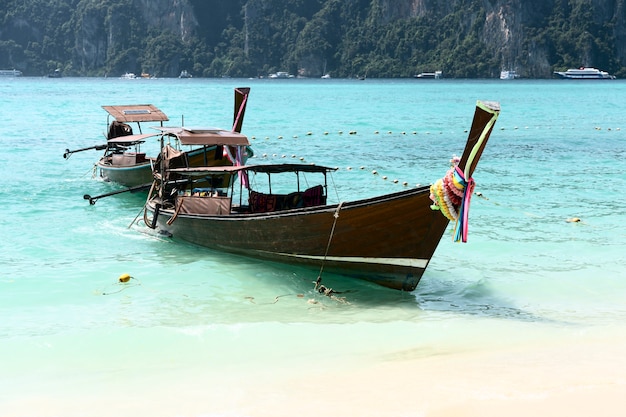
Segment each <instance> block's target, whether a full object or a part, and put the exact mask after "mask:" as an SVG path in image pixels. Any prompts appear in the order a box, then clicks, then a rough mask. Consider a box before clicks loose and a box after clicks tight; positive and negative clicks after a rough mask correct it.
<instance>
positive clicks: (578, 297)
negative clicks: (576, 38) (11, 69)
mask: <svg viewBox="0 0 626 417" xmlns="http://www.w3.org/2000/svg"><path fill="white" fill-rule="evenodd" d="M241 86H250V87H251V89H252V90H251V95H250V101H249V104H248V110H247V114H246V118H245V121H244V127H243V133H245V134H247V135H248V136H250V137H251V138H252V144H253V148H254V151H255V158H258V159H260V160H268V161H269V160H273V161H279V160H293V159H295V160H303V161H305V162H315V163H318V164H325V165H329V166H336V167H338V168H339V170H338V171H337V172H336V173H335V174H333V178H332V180H333V183H334V184H335V185H336V186H337V193H336V194H334V193H332V192H331V193H330V197H331V198H334V200H335V201H339V200H346V199H351V198H356V197H365V196H371V195H376V194H379V193H383V192H391V191H396V190H399V189H402V188H404V187H406V186H413V185H414V184H428V183H431V182H433V181H435V180H436V179H438V178H439V177H441V176H442V175H443V174H445V171H446V170H447V167H448V161H449V159H450V157H451V156H452V155H453V154H455V153H456V154H459V153H460V152H461V151H462V150H463V146H464V140H465V138H466V136H467V133H466V130H467V129H468V128H469V126H470V123H471V119H472V116H473V111H474V105H475V103H476V100H477V99H482V100H494V101H499V102H500V103H501V106H502V113H501V116H500V118H499V120H498V122H497V124H496V128H495V129H494V132H493V134H492V137H491V139H490V142H489V144H488V146H487V149H486V150H485V152H484V154H483V158H482V160H481V162H480V164H479V166H478V169H477V171H476V173H475V174H474V178H475V180H476V182H477V189H476V191H479V192H481V193H482V197H480V196H475V197H474V198H473V200H472V207H471V211H470V226H469V227H470V229H469V230H470V232H469V242H468V243H467V244H456V243H453V242H452V239H451V234H452V228H450V233H449V234H448V235H447V236H445V237H444V239H443V240H442V242H441V244H440V246H439V248H438V250H437V252H436V254H435V257H434V258H433V260H432V262H431V264H430V266H429V268H428V270H427V271H426V273H425V274H424V276H423V278H422V281H421V283H420V285H419V286H418V288H417V289H416V290H415V291H414V292H411V293H401V292H396V291H392V290H387V289H384V288H380V287H376V286H374V285H372V284H368V283H363V282H359V281H353V280H345V279H343V278H340V277H336V276H332V275H324V283H325V284H327V285H328V286H331V287H333V288H335V289H336V290H338V291H343V292H344V293H343V294H341V296H342V297H345V301H346V302H338V301H333V300H330V299H328V298H325V297H323V296H320V295H318V294H316V293H315V292H314V291H313V285H312V281H313V280H314V279H315V278H316V277H317V272H316V271H311V270H307V269H298V268H294V267H290V266H285V265H278V264H272V263H267V262H261V261H257V260H251V259H246V258H243V257H238V256H233V255H225V254H222V253H217V252H212V251H208V250H206V249H203V248H198V247H195V246H192V245H188V244H186V243H183V242H179V241H173V240H170V239H167V238H163V237H160V236H158V235H155V234H154V233H153V232H152V231H150V230H149V229H147V228H146V227H145V226H143V224H142V223H141V222H138V223H135V222H134V221H133V220H134V219H135V217H136V216H138V215H139V214H140V212H141V208H142V205H143V202H144V200H143V198H144V197H143V196H142V195H140V194H132V195H124V194H123V195H119V196H115V197H108V198H105V199H101V200H99V201H98V202H97V204H95V205H93V206H90V205H89V204H88V203H87V202H86V201H85V200H84V199H83V197H82V196H83V194H91V195H97V194H102V193H106V192H109V191H113V190H115V189H116V187H115V185H113V184H108V183H104V182H102V181H99V180H97V179H94V178H92V172H93V163H94V162H95V161H96V160H97V159H98V158H99V153H98V152H95V151H86V152H81V153H76V154H74V155H72V156H71V158H69V159H68V160H64V159H63V157H62V155H63V152H64V151H65V149H66V148H67V149H78V148H82V147H87V146H93V145H95V144H99V143H101V142H104V136H103V133H104V132H105V130H106V125H107V123H106V122H107V119H106V113H105V112H104V110H102V109H101V107H100V106H101V105H106V104H136V103H152V104H154V105H156V106H157V107H159V108H161V109H162V110H163V111H164V112H165V113H166V114H168V115H169V116H170V119H171V124H173V125H178V124H180V123H181V121H182V120H183V117H184V123H185V125H187V126H206V125H211V126H219V127H230V125H231V124H232V109H233V88H234V87H241ZM625 93H626V82H622V81H614V82H597V83H596V82H585V83H576V82H564V81H560V82H559V81H556V80H555V81H523V80H515V81H513V82H505V81H499V80H497V81H496V80H494V81H490V80H484V81H458V80H440V81H416V80H366V81H357V80H232V79H227V80H201V79H192V80H178V79H174V80H169V79H164V80H159V79H157V80H132V81H131V80H118V79H71V78H64V79H58V80H57V79H54V80H51V79H38V78H19V79H12V78H1V79H0V95H1V96H2V97H3V100H2V101H1V102H0V114H2V116H3V117H2V119H3V123H2V125H0V141H2V143H3V145H4V146H3V152H2V153H1V154H0V172H1V174H2V175H1V177H2V178H3V179H4V183H3V186H2V187H0V201H3V202H4V203H5V210H4V213H3V216H2V217H0V230H1V231H2V233H1V236H2V240H1V241H0V263H1V264H2V266H3V268H2V273H1V274H0V318H1V320H0V369H1V370H2V371H1V372H0V386H1V387H2V388H3V389H1V390H0V408H1V405H2V404H3V403H4V404H5V406H6V408H7V410H8V412H9V414H6V415H15V416H18V415H19V416H27V415H38V416H44V415H51V416H52V415H59V416H61V415H63V416H67V415H113V414H116V415H120V414H119V411H120V410H123V409H124V406H123V404H124V402H123V401H122V402H120V401H116V405H112V404H111V403H107V404H108V405H103V406H101V407H94V406H93V404H92V405H89V404H88V401H87V400H85V401H84V402H83V403H74V404H73V405H72V403H73V401H74V400H75V398H76V397H77V394H82V395H84V396H85V398H88V399H96V398H101V397H102V396H104V397H107V396H109V395H110V396H113V395H116V394H119V393H120V390H121V389H122V388H121V387H120V385H126V384H130V383H132V382H133V381H134V382H136V383H141V388H137V385H134V387H135V389H136V390H137V391H138V392H137V398H139V399H140V398H142V397H141V395H142V394H143V395H145V396H148V395H149V392H150V389H151V387H152V388H153V389H154V392H164V391H165V388H166V387H165V385H164V384H165V382H164V378H169V380H170V381H172V384H173V385H172V387H171V389H172V390H173V391H176V390H177V388H176V384H177V383H178V384H180V386H181V387H180V389H181V390H182V389H184V390H186V391H189V390H190V389H191V388H190V387H189V386H188V385H186V384H185V383H184V382H183V381H189V380H195V379H201V378H210V382H212V383H215V384H218V385H219V384H220V383H223V388H222V389H223V392H222V393H221V395H219V396H218V398H221V399H222V400H223V404H221V405H220V406H219V407H218V405H217V404H212V405H211V404H203V403H202V401H201V400H198V402H197V403H195V404H194V405H190V404H187V405H186V407H188V408H185V407H183V406H182V405H180V404H177V403H176V401H175V400H169V399H168V398H166V397H163V398H161V399H160V401H157V404H156V405H154V406H153V408H151V409H150V412H149V413H147V412H142V411H141V410H142V408H141V405H140V403H141V402H140V401H139V400H137V401H139V403H138V404H137V405H136V407H135V408H133V407H131V406H130V405H129V406H128V407H129V408H128V409H127V413H126V414H125V415H172V416H173V415H226V414H228V415H234V416H243V415H255V413H254V412H253V411H251V410H254V401H253V400H252V399H250V398H252V397H246V396H245V395H242V394H241V393H237V392H233V391H232V389H229V387H231V388H232V386H233V385H231V383H232V384H236V383H237V380H236V378H237V377H238V376H239V377H243V376H244V375H245V378H247V379H248V378H249V379H251V380H252V381H257V382H258V383H259V384H261V385H262V384H263V381H265V379H264V378H266V376H267V374H268V372H274V371H275V370H277V369H280V373H281V375H285V378H286V380H287V381H299V380H300V379H299V378H302V375H310V373H311V372H313V373H314V372H321V370H327V371H328V372H329V373H330V374H331V375H332V373H333V369H336V368H335V367H338V366H339V367H341V368H342V369H343V367H347V368H349V369H360V368H362V367H363V366H371V364H372V363H386V362H397V361H405V360H416V359H432V358H438V357H440V356H442V355H444V356H445V355H454V354H460V353H464V352H468V351H471V352H491V351H493V350H497V349H501V348H511V347H515V346H520V345H526V344H533V345H539V346H550V345H552V344H553V343H556V342H562V341H564V340H565V341H567V340H572V341H573V343H578V342H580V341H581V340H583V339H585V337H584V335H588V334H593V335H594V338H600V339H602V340H608V341H609V342H610V341H611V340H622V339H623V335H624V334H625V333H624V324H623V323H624V322H625V319H626V303H625V302H624V300H625V299H626V280H625V278H626V274H625V273H624V270H625V266H626V255H625V253H626V251H625V250H624V249H625V247H626V232H625V231H624V229H623V225H624V224H625V221H626V213H625V212H624V210H623V200H624V199H623V196H622V192H621V191H622V190H623V189H624V188H625V187H626V164H625V163H624V158H625V157H626V102H624V100H623V97H624V94H625ZM149 146H154V148H155V149H156V144H148V147H149ZM373 171H376V172H377V173H378V174H377V175H374V174H373V173H372V172H373ZM384 177H386V178H387V179H384ZM394 180H398V181H397V183H394ZM405 182H406V183H407V185H403V183H405ZM573 217H578V218H580V219H581V220H582V221H581V222H578V223H573V222H568V221H566V220H567V219H569V218H573ZM123 273H129V274H130V275H132V276H133V280H131V281H130V282H129V283H128V284H125V285H122V284H119V283H118V282H117V278H118V277H119V276H120V275H121V274H123ZM585 340H586V339H585ZM594 340H595V339H594ZM366 364H367V365H366ZM542 365H547V363H541V362H539V363H535V364H533V366H538V367H539V368H540V367H541V366H542ZM222 378H223V380H222ZM204 382H207V381H204ZM288 386H289V383H285V384H284V385H281V387H282V388H283V389H286V388H285V387H288ZM189 392H191V394H188V397H190V398H191V401H193V399H194V398H196V397H194V396H193V393H194V392H195V391H193V389H191V391H189ZM97 393H100V395H99V394H97ZM287 394H288V393H286V392H282V393H281V395H287ZM200 397H201V396H200V394H199V393H198V398H200ZM246 398H248V399H246ZM188 399H189V398H188ZM35 400H40V401H41V403H42V404H45V405H46V407H45V408H33V407H34V406H33V405H32V404H33V401H35ZM257 401H260V400H258V399H257ZM268 401H269V400H268ZM257 405H259V404H257ZM194 406H195V407H194ZM355 406H356V405H355ZM250 407H251V408H250ZM225 410H226V411H225ZM87 411H90V412H87ZM144 411H145V410H144ZM3 415H5V414H3ZM259 415H260V414H259ZM331 415H332V414H331ZM362 415H365V414H362Z"/></svg>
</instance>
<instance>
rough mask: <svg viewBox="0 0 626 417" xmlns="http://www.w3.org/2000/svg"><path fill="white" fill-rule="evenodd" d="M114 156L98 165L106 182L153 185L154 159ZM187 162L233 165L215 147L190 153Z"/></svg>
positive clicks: (194, 164) (132, 155)
mask: <svg viewBox="0 0 626 417" xmlns="http://www.w3.org/2000/svg"><path fill="white" fill-rule="evenodd" d="M220 152H221V150H220ZM250 152H251V151H250ZM114 156H117V157H118V158H114V157H112V156H111V155H108V156H105V157H103V158H101V159H100V160H99V161H98V162H97V164H96V166H97V167H98V170H99V171H100V176H101V177H102V178H104V179H105V180H106V181H112V182H115V183H118V184H120V185H123V186H124V187H129V188H131V187H136V186H138V185H144V184H150V183H152V180H153V179H154V178H153V175H152V170H153V165H154V159H152V158H143V161H142V162H136V159H137V158H136V155H135V154H133V153H124V154H121V155H114ZM151 159H152V161H151ZM187 160H188V164H189V166H201V165H215V166H217V165H230V164H231V162H230V161H229V160H228V159H226V158H223V157H222V155H221V154H218V152H217V148H216V147H215V146H212V147H208V148H198V149H195V150H192V151H189V152H188V153H187Z"/></svg>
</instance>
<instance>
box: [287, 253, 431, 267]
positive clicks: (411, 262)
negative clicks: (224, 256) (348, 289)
mask: <svg viewBox="0 0 626 417" xmlns="http://www.w3.org/2000/svg"><path fill="white" fill-rule="evenodd" d="M276 255H281V256H287V257H292V258H306V259H314V260H319V261H322V260H327V261H331V262H345V263H359V264H380V265H396V266H404V267H411V268H426V266H427V265H428V261H427V260H426V259H415V258H369V257H367V258H366V257H361V256H313V255H298V254H294V253H282V252H281V253H278V254H276Z"/></svg>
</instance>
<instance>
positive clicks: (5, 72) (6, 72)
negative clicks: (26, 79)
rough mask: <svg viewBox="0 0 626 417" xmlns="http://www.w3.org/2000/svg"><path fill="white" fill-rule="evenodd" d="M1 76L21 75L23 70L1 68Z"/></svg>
mask: <svg viewBox="0 0 626 417" xmlns="http://www.w3.org/2000/svg"><path fill="white" fill-rule="evenodd" d="M0 76H2V77H21V76H22V71H20V70H16V69H10V70H0Z"/></svg>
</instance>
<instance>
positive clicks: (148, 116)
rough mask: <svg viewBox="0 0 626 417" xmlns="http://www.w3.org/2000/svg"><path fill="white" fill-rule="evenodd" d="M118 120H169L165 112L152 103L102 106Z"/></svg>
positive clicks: (126, 121)
mask: <svg viewBox="0 0 626 417" xmlns="http://www.w3.org/2000/svg"><path fill="white" fill-rule="evenodd" d="M102 108H103V109H104V110H106V111H107V113H109V114H110V115H111V116H113V117H114V118H115V120H117V121H118V122H123V123H128V122H164V121H167V120H169V119H168V118H167V116H166V115H165V113H163V112H162V111H161V110H159V109H157V108H156V107H155V106H154V105H152V104H129V105H121V106H102Z"/></svg>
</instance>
